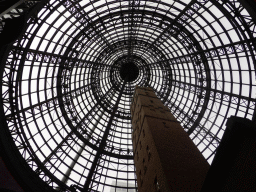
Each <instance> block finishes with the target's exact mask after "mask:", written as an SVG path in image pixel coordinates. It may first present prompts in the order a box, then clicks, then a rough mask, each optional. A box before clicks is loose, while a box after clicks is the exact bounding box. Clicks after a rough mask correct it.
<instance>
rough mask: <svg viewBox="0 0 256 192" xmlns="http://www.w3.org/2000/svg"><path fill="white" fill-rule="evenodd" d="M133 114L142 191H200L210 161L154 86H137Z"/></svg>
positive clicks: (139, 185) (137, 163)
mask: <svg viewBox="0 0 256 192" xmlns="http://www.w3.org/2000/svg"><path fill="white" fill-rule="evenodd" d="M131 114H132V126H133V150H134V162H135V166H136V175H137V182H138V189H139V192H143V191H200V189H201V187H202V184H203V182H204V179H205V176H206V174H207V171H208V169H209V164H208V163H207V161H206V160H205V158H204V157H203V156H202V154H201V153H200V152H199V150H198V149H197V147H196V146H195V145H194V143H193V142H192V141H191V139H190V138H189V136H188V134H187V133H186V132H185V131H184V129H183V128H182V127H181V125H180V123H179V122H178V121H177V120H176V119H175V117H174V116H173V115H172V114H171V112H170V110H169V109H168V108H167V107H166V106H164V105H163V103H162V102H161V100H160V99H158V98H157V96H156V95H155V93H154V91H153V89H152V88H141V87H136V90H135V93H134V97H133V102H132V105H131Z"/></svg>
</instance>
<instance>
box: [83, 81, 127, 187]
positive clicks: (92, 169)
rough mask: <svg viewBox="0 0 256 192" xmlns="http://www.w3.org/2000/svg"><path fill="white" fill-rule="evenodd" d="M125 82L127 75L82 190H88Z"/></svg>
mask: <svg viewBox="0 0 256 192" xmlns="http://www.w3.org/2000/svg"><path fill="white" fill-rule="evenodd" d="M126 82H127V77H126V78H125V80H124V82H123V85H122V88H121V90H120V92H119V95H118V97H117V99H116V104H115V106H114V107H113V111H112V114H111V116H110V118H109V121H108V124H107V127H106V130H105V133H104V135H103V137H102V140H101V143H100V146H99V150H98V151H97V153H96V155H95V158H94V160H93V163H92V166H91V169H90V171H89V174H88V176H87V179H86V182H85V184H84V188H83V192H88V191H89V186H90V184H91V181H92V177H93V174H94V171H95V168H96V166H97V163H98V160H99V159H100V156H101V155H102V151H103V150H104V148H105V146H106V141H107V138H108V135H109V131H110V128H111V125H112V121H113V119H114V117H115V113H116V111H117V109H118V104H119V102H120V100H121V97H122V93H123V91H124V88H125V84H126Z"/></svg>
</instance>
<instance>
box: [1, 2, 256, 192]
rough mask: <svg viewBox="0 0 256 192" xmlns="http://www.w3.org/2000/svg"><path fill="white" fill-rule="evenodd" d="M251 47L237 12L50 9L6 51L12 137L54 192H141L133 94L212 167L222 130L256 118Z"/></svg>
mask: <svg viewBox="0 0 256 192" xmlns="http://www.w3.org/2000/svg"><path fill="white" fill-rule="evenodd" d="M29 22H30V21H28V23H29ZM255 37H256V24H255V20H254V19H253V18H252V17H251V16H250V14H249V13H248V12H247V10H246V9H245V8H244V7H243V5H242V4H241V3H240V1H237V0H218V1H216V0H212V1H211V0H191V1H188V0H168V1H167V0H163V1H160V0H159V1H153V0H147V1H139V0H133V1H126V0H122V1H114V0H108V1H106V0H100V1H85V0H83V1H80V0H72V1H71V0H51V1H50V2H49V3H48V4H47V5H46V6H45V7H44V8H43V9H42V10H41V11H40V12H39V14H38V22H37V23H31V24H30V25H29V26H28V28H27V30H26V32H25V33H24V35H23V36H22V37H21V38H20V39H18V40H17V41H16V42H15V43H14V44H13V45H11V46H9V50H8V56H7V59H6V60H5V61H4V64H3V68H2V87H1V89H2V102H3V113H4V116H5V122H6V127H7V128H8V130H9V132H10V133H11V136H12V140H13V141H14V143H15V145H16V146H17V148H18V150H19V152H20V154H21V155H22V156H23V158H24V159H25V160H26V162H27V163H28V164H29V166H30V167H31V169H33V170H34V172H35V173H37V174H38V176H39V177H40V178H41V179H42V180H44V181H45V182H46V183H47V184H48V185H50V186H52V187H53V188H54V189H57V190H59V191H76V190H78V191H83V190H84V191H89V190H88V189H90V190H91V191H116V190H117V191H118V189H119V188H123V190H126V191H136V178H135V174H134V164H133V149H132V139H131V138H132V137H131V133H132V128H131V120H130V119H131V115H130V104H131V99H132V94H133V91H134V88H135V86H136V85H139V86H150V87H152V88H153V89H154V90H155V92H156V94H157V95H158V97H159V98H161V100H162V102H163V103H164V104H165V105H166V106H168V107H169V108H170V110H171V111H172V113H173V114H174V116H175V117H176V118H177V120H178V121H180V122H181V125H182V126H183V127H184V129H185V130H186V131H187V132H188V134H189V135H190V138H191V139H192V140H193V141H194V143H195V144H196V146H197V147H198V149H199V150H200V151H201V152H202V154H203V155H204V156H205V158H206V159H207V160H208V162H209V163H211V161H212V159H213V157H214V154H215V150H216V148H217V146H218V144H219V141H220V139H221V138H222V135H223V132H224V129H225V126H224V125H225V122H226V119H227V118H228V117H230V116H231V115H234V116H240V117H244V118H248V119H252V118H253V114H254V110H255V101H256V100H255V89H256V87H255V40H256V39H255ZM129 65H133V66H134V65H135V70H137V69H138V74H137V75H136V76H133V77H132V78H131V77H130V79H129V80H128V81H127V79H125V78H124V75H123V74H124V73H125V72H124V71H125V67H126V68H127V66H129ZM128 73H129V72H128Z"/></svg>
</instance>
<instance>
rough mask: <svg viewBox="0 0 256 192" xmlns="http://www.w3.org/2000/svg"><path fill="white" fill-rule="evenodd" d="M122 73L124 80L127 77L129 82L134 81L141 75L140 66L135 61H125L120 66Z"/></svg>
mask: <svg viewBox="0 0 256 192" xmlns="http://www.w3.org/2000/svg"><path fill="white" fill-rule="evenodd" d="M120 75H121V77H122V79H123V80H125V78H127V81H128V82H131V81H134V80H136V79H137V77H138V76H139V68H138V67H137V66H136V65H135V64H134V63H133V62H128V63H123V64H122V65H121V68H120Z"/></svg>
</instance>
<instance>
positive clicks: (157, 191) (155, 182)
mask: <svg viewBox="0 0 256 192" xmlns="http://www.w3.org/2000/svg"><path fill="white" fill-rule="evenodd" d="M154 188H155V192H161V190H160V185H159V183H158V181H157V177H155V180H154Z"/></svg>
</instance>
